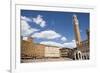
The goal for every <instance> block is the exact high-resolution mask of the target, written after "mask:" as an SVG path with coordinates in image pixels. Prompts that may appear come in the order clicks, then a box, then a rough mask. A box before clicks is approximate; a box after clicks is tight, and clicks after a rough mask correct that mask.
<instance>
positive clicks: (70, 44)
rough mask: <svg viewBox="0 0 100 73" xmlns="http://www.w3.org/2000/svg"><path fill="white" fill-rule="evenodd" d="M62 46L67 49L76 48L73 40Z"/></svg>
mask: <svg viewBox="0 0 100 73" xmlns="http://www.w3.org/2000/svg"><path fill="white" fill-rule="evenodd" d="M63 46H64V47H68V48H75V47H76V43H75V40H72V41H71V42H67V43H63Z"/></svg>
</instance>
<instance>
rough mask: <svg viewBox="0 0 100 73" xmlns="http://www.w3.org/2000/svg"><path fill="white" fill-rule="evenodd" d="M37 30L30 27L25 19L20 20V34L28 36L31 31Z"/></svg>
mask: <svg viewBox="0 0 100 73" xmlns="http://www.w3.org/2000/svg"><path fill="white" fill-rule="evenodd" d="M36 31H38V29H35V28H31V27H30V26H29V24H28V23H27V21H25V20H21V35H22V36H29V35H30V34H31V33H33V32H36Z"/></svg>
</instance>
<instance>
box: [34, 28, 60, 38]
mask: <svg viewBox="0 0 100 73" xmlns="http://www.w3.org/2000/svg"><path fill="white" fill-rule="evenodd" d="M32 37H35V38H44V39H56V38H59V37H61V35H60V34H58V33H57V32H55V31H53V30H47V31H46V30H45V31H41V32H38V33H34V34H33V35H32Z"/></svg>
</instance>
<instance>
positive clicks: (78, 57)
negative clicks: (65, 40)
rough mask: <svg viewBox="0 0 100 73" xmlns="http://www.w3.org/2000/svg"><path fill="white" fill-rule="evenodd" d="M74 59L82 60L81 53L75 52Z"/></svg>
mask: <svg viewBox="0 0 100 73" xmlns="http://www.w3.org/2000/svg"><path fill="white" fill-rule="evenodd" d="M74 58H75V60H81V59H82V53H81V51H78V50H77V51H75V53H74Z"/></svg>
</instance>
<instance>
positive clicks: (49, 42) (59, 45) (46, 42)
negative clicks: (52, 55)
mask: <svg viewBox="0 0 100 73" xmlns="http://www.w3.org/2000/svg"><path fill="white" fill-rule="evenodd" d="M40 44H44V45H50V46H58V47H63V45H62V44H60V43H57V42H53V41H42V42H40Z"/></svg>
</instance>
